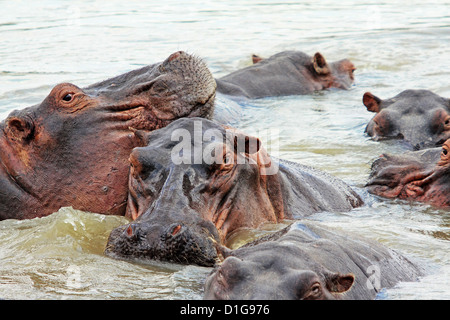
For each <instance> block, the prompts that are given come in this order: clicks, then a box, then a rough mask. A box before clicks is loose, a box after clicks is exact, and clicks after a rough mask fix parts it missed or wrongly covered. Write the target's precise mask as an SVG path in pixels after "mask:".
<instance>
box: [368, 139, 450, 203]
mask: <svg viewBox="0 0 450 320" xmlns="http://www.w3.org/2000/svg"><path fill="white" fill-rule="evenodd" d="M367 187H368V191H369V192H371V193H373V194H375V195H379V196H382V197H386V198H398V199H409V200H414V201H422V202H426V203H430V204H431V205H433V206H435V207H439V208H450V139H448V140H447V141H446V142H445V143H444V145H443V146H442V148H429V149H425V150H419V151H410V152H406V153H403V154H401V155H389V154H383V155H382V156H381V157H379V158H378V159H377V160H375V161H374V162H373V164H372V168H371V173H370V177H369V182H368V183H367Z"/></svg>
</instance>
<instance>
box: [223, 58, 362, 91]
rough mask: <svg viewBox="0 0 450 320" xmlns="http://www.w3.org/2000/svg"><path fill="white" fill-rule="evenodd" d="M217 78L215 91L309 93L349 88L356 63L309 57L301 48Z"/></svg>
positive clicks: (256, 59) (258, 60) (254, 59)
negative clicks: (329, 61) (327, 60)
mask: <svg viewBox="0 0 450 320" xmlns="http://www.w3.org/2000/svg"><path fill="white" fill-rule="evenodd" d="M253 61H255V62H257V63H255V64H254V65H252V66H249V67H246V68H243V69H240V70H237V71H235V72H233V73H231V74H229V75H226V76H224V77H222V78H219V79H216V82H217V91H218V92H220V93H222V94H226V95H230V96H239V97H246V98H252V99H254V98H262V97H269V96H286V95H301V94H310V93H313V92H314V91H318V90H324V89H327V88H341V89H349V88H350V87H351V85H352V83H353V81H354V76H353V72H354V71H355V66H354V65H353V63H351V62H350V61H349V60H347V59H344V60H340V61H337V62H333V63H327V62H326V60H325V58H324V57H323V56H322V55H321V54H320V53H319V52H317V53H316V54H315V55H314V57H311V56H309V55H307V54H305V53H303V52H301V51H283V52H280V53H277V54H275V55H273V56H271V57H269V58H267V59H261V58H259V57H257V56H255V57H253Z"/></svg>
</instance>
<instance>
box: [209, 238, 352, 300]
mask: <svg viewBox="0 0 450 320" xmlns="http://www.w3.org/2000/svg"><path fill="white" fill-rule="evenodd" d="M225 252H226V253H224V256H225V260H224V261H223V262H222V264H221V265H218V266H216V267H215V268H214V270H213V271H212V272H211V274H210V275H209V276H208V278H207V280H206V283H205V293H204V298H205V299H208V300H334V299H340V298H342V295H341V294H342V293H344V292H347V291H348V290H350V288H351V287H352V285H353V283H354V280H355V277H354V275H353V274H340V273H336V272H331V271H329V270H327V269H326V268H324V267H323V266H321V265H320V263H317V262H316V261H315V259H316V257H315V256H311V257H310V256H308V253H307V252H306V251H303V250H302V249H301V246H299V247H296V246H295V245H293V243H289V242H285V243H283V242H281V243H280V242H277V241H266V242H264V243H260V244H258V245H257V246H254V247H245V246H244V247H242V248H239V249H237V250H233V251H231V250H228V251H227V250H225Z"/></svg>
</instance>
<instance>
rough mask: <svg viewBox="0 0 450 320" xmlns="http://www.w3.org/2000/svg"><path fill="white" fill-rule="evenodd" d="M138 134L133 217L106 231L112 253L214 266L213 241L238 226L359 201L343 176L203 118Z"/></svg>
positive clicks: (132, 188)
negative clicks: (279, 155)
mask: <svg viewBox="0 0 450 320" xmlns="http://www.w3.org/2000/svg"><path fill="white" fill-rule="evenodd" d="M142 138H143V139H144V140H145V141H146V142H147V143H148V145H147V146H146V147H138V148H135V149H134V150H133V152H132V153H131V155H130V163H131V171H130V181H129V198H128V206H127V214H126V215H127V216H128V217H130V218H132V219H133V221H132V222H131V223H129V224H127V225H124V226H120V227H118V228H116V229H114V230H113V231H112V232H111V234H110V236H109V240H108V244H107V248H106V250H105V253H106V254H107V255H108V256H111V257H116V258H121V259H138V260H163V261H169V262H176V263H184V264H197V265H202V266H212V265H214V264H215V263H216V260H217V252H216V249H215V246H216V244H217V243H219V244H223V243H225V242H226V239H227V236H228V235H230V234H231V233H232V232H234V231H236V230H238V229H241V228H258V227H259V226H261V225H262V224H264V223H269V222H270V223H278V222H280V221H282V220H283V219H292V218H299V217H305V216H308V215H311V214H312V213H315V212H320V211H340V212H343V211H349V210H351V209H353V208H355V207H358V206H361V205H362V204H363V201H362V199H361V198H360V196H359V195H358V194H357V193H356V192H355V191H354V190H353V189H352V188H351V187H350V186H348V185H347V184H346V183H344V182H343V181H341V180H339V179H337V178H335V177H333V176H331V175H328V174H326V173H324V172H322V171H319V170H315V169H313V168H310V167H307V166H303V165H301V164H297V163H293V162H290V161H286V160H277V159H275V158H272V157H270V156H269V154H268V153H267V151H266V150H265V149H264V147H263V146H262V143H261V141H260V140H259V139H258V138H256V137H252V136H249V135H246V134H245V133H243V132H241V131H239V130H236V129H234V128H229V127H226V126H223V125H220V124H218V123H215V122H213V121H210V120H207V119H203V118H189V119H187V118H185V119H179V120H177V121H174V122H172V123H171V124H170V125H168V126H167V127H165V128H163V129H159V130H156V131H153V132H150V133H145V134H143V135H142ZM180 138H181V142H179V141H180ZM180 145H181V146H180ZM180 154H182V157H181V158H180ZM212 154H214V156H211V155H212ZM182 160H183V161H182Z"/></svg>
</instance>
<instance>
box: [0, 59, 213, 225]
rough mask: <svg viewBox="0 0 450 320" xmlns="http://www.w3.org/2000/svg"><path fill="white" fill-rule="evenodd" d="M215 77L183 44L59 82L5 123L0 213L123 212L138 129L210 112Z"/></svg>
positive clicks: (0, 129) (0, 139)
mask: <svg viewBox="0 0 450 320" xmlns="http://www.w3.org/2000/svg"><path fill="white" fill-rule="evenodd" d="M215 86H216V84H215V81H214V78H213V77H212V75H211V73H210V71H209V69H208V68H207V67H206V65H205V63H204V62H202V61H201V60H200V59H198V58H196V57H193V56H191V55H188V54H186V53H184V52H176V53H174V54H172V55H171V56H169V57H168V58H167V59H166V60H165V61H163V62H161V63H156V64H153V65H149V66H146V67H143V68H141V69H138V70H134V71H131V72H128V73H125V74H122V75H120V76H117V77H114V78H111V79H109V80H106V81H103V82H99V83H96V84H93V85H91V86H88V87H86V88H84V89H80V88H79V87H77V86H75V85H73V84H69V83H62V84H58V85H57V86H55V87H54V88H53V90H52V91H51V92H50V94H49V95H48V96H47V97H46V98H45V99H44V100H43V101H42V103H40V104H37V105H35V106H32V107H28V108H26V109H23V110H20V111H13V112H12V113H11V114H10V115H9V116H8V118H7V119H6V120H4V121H3V122H1V123H0V150H1V153H0V162H1V165H0V220H2V219H8V218H15V219H26V218H34V217H41V216H45V215H48V214H51V213H53V212H55V211H57V210H58V209H59V208H60V207H63V206H72V207H74V208H76V209H80V210H85V211H91V212H96V213H104V214H117V215H123V214H125V207H126V201H127V197H128V173H129V163H128V157H129V155H130V152H131V150H132V149H133V148H135V147H137V146H139V145H140V141H141V140H140V139H138V138H136V137H135V135H134V133H133V130H136V129H139V130H154V129H158V128H161V127H164V126H166V125H167V124H169V123H170V122H172V121H173V120H175V119H178V118H181V117H191V116H196V117H206V118H208V117H211V116H212V113H213V104H214V97H215Z"/></svg>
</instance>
